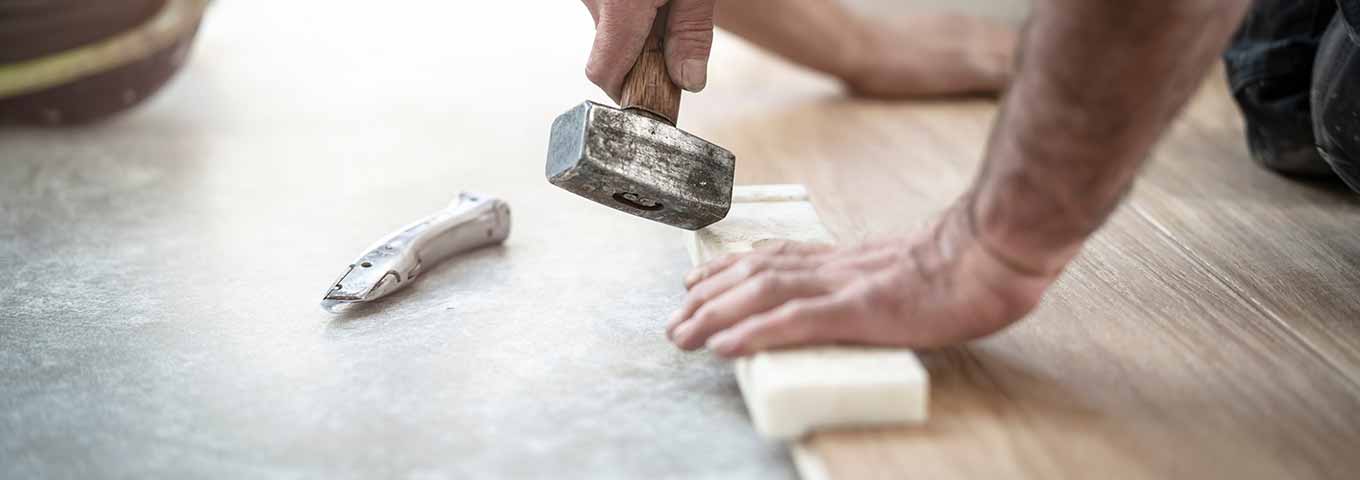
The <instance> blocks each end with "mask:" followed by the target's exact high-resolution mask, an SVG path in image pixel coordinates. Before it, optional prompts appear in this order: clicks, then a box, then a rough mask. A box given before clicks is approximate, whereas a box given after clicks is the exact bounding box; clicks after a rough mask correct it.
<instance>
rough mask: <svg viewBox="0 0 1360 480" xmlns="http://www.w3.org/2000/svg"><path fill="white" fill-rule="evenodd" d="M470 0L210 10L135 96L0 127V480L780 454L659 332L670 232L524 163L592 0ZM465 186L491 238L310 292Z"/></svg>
mask: <svg viewBox="0 0 1360 480" xmlns="http://www.w3.org/2000/svg"><path fill="white" fill-rule="evenodd" d="M479 8H481V10H478V11H469V9H468V7H466V6H465V5H464V3H463V2H452V3H447V4H445V3H438V2H436V3H421V4H420V7H419V9H418V10H417V9H415V7H414V6H413V5H405V6H396V5H393V6H384V7H382V8H376V7H375V6H374V4H371V3H358V2H350V3H343V4H334V3H332V2H264V1H233V2H216V4H215V5H214V7H213V9H212V10H211V11H210V12H209V17H208V18H207V21H206V23H205V26H204V30H203V32H202V36H201V39H200V43H199V44H198V45H197V46H196V47H195V50H194V53H193V58H192V60H191V63H190V64H189V65H188V66H187V67H186V70H185V71H184V72H183V73H182V74H181V76H180V77H179V78H177V79H175V80H174V81H173V82H172V84H171V85H170V86H169V87H168V89H167V90H166V91H164V92H162V94H161V95H159V96H157V97H156V98H154V99H153V100H152V101H151V102H150V103H149V104H148V105H146V106H145V107H144V108H141V109H139V110H137V111H135V112H134V113H132V114H130V115H126V116H123V117H119V118H117V119H115V120H114V121H111V122H108V123H104V124H100V125H96V126H92V127H88V128H81V129H75V130H61V131H39V130H7V131H0V172H3V173H0V265H3V266H4V269H5V273H4V277H3V278H4V279H3V280H0V412H3V414H0V458H2V459H4V460H3V461H0V477H3V478H39V477H45V478H96V477H111V478H147V477H160V478H176V477H221V478H240V477H318V476H325V477H368V478H392V477H417V478H426V477H430V478H439V477H447V478H476V477H491V478H498V477H508V476H533V477H568V478H582V477H589V478H649V477H650V478H662V477H695V476H698V477H730V478H758V477H770V478H785V477H788V476H791V475H792V470H791V466H790V464H789V460H788V458H787V454H786V453H785V452H784V450H783V448H782V447H781V446H779V445H778V444H775V443H770V442H767V441H764V440H761V439H759V438H757V436H756V435H755V433H754V432H753V431H752V429H751V427H750V424H749V422H748V420H747V419H746V416H745V412H744V410H743V407H742V404H741V401H740V399H739V396H738V393H737V391H736V385H735V381H734V380H733V378H732V376H731V373H730V370H729V367H728V366H727V365H726V364H725V363H722V362H719V361H716V360H713V359H712V358H710V357H709V356H708V355H707V354H703V353H700V354H684V353H681V352H679V351H677V350H676V349H674V348H673V347H671V346H670V345H669V344H668V343H667V342H666V341H665V339H664V338H663V334H662V322H663V321H664V317H665V314H666V313H668V311H669V310H670V309H672V308H674V307H675V306H676V304H677V302H678V301H679V299H680V296H681V293H682V287H681V283H680V275H681V274H682V273H683V271H684V269H685V268H686V267H687V264H688V260H687V256H686V254H685V252H684V248H683V244H682V242H681V236H680V233H679V232H678V231H676V230H672V229H668V228H665V227H662V226H659V225H654V224H649V223H647V222H643V221H639V220H636V219H633V218H631V217H628V216H626V215H623V214H620V213H617V212H613V211H610V210H607V209H603V208H600V207H598V206H596V205H593V204H590V203H589V202H586V201H585V200H580V199H577V198H576V197H574V196H572V195H570V194H568V193H565V192H562V191H560V190H557V189H555V188H553V187H551V186H550V185H548V184H547V182H546V181H545V180H544V179H543V176H542V175H543V173H542V172H543V158H544V152H545V148H546V141H547V134H548V126H549V123H550V122H551V120H552V118H553V117H554V116H555V115H557V114H558V113H560V112H561V111H563V110H565V109H567V108H568V107H570V106H572V105H575V104H577V103H579V102H580V101H581V100H582V99H585V98H593V99H596V100H600V101H603V100H606V99H604V98H602V96H601V95H600V94H598V93H596V92H595V90H594V89H593V88H592V87H591V86H590V85H589V84H588V83H587V82H586V80H585V78H584V76H583V75H582V74H581V68H582V67H581V66H582V64H583V61H584V59H585V55H586V52H587V50H588V47H589V44H590V38H591V25H590V23H589V17H588V15H586V14H585V11H584V9H582V8H581V7H580V5H579V4H578V3H577V2H542V4H539V3H535V6H534V10H535V13H534V15H532V16H527V17H526V16H525V15H522V13H523V12H522V11H521V10H523V7H521V6H518V4H517V3H515V2H482V6H481V7H479ZM500 24H512V25H514V27H513V28H509V29H508V30H507V29H505V28H503V27H501V26H499V25H500ZM525 32H531V33H532V35H524V34H523V33H525ZM507 98H513V99H515V101H514V102H502V101H501V99H507ZM462 189H469V190H474V191H479V192H484V193H487V194H492V195H496V196H500V197H502V198H504V199H506V200H508V201H509V202H510V204H511V205H512V208H513V209H514V214H515V226H514V230H513V232H512V234H511V237H510V240H509V242H508V243H507V244H506V246H505V247H504V248H501V249H492V250H485V251H481V252H479V253H477V254H475V255H471V256H468V257H466V258H463V259H461V260H460V261H455V262H454V263H451V264H446V265H444V266H442V267H439V268H436V269H434V270H432V271H429V272H428V273H427V274H426V277H425V278H423V279H421V280H420V281H419V282H418V283H416V284H415V285H414V286H413V287H411V288H409V289H407V290H405V291H402V292H399V293H398V294H396V295H395V296H393V297H391V298H390V299H389V301H384V302H383V303H382V304H380V305H375V306H374V307H373V308H369V309H363V310H360V311H358V312H356V314H353V315H349V316H343V317H336V316H332V315H329V314H326V313H324V312H322V311H321V310H320V309H319V308H318V306H317V302H318V301H319V300H320V297H321V295H322V293H324V290H325V288H326V287H327V285H328V284H329V282H331V281H332V280H333V279H334V278H335V277H336V276H338V275H339V274H340V273H341V272H342V271H343V269H344V268H345V266H346V265H347V264H348V262H349V261H350V260H351V259H352V257H353V256H354V255H357V254H358V253H360V251H361V250H362V249H364V248H365V247H367V246H368V243H369V242H371V241H373V240H375V239H377V238H378V237H379V236H381V235H384V234H386V233H388V232H389V231H391V230H393V229H395V228H396V227H399V226H401V225H403V224H404V223H406V222H409V221H412V220H414V219H416V218H419V217H420V216H423V215H425V214H427V213H430V212H432V211H434V210H436V209H439V208H442V207H443V206H444V205H445V204H446V203H447V202H448V201H449V200H450V199H452V198H453V196H454V195H455V194H457V192H458V191H459V190H462Z"/></svg>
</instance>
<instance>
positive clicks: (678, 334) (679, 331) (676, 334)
mask: <svg viewBox="0 0 1360 480" xmlns="http://www.w3.org/2000/svg"><path fill="white" fill-rule="evenodd" d="M690 330H694V323H693V322H690V323H685V324H681V325H680V326H678V327H675V330H672V331H671V332H672V333H671V342H673V343H675V344H676V345H679V344H682V343H685V339H687V338H689V333H690Z"/></svg>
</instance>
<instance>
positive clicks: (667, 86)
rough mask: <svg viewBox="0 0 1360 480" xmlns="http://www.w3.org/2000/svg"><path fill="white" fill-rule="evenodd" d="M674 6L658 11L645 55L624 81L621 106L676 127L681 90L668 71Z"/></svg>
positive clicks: (643, 50)
mask: <svg viewBox="0 0 1360 480" xmlns="http://www.w3.org/2000/svg"><path fill="white" fill-rule="evenodd" d="M670 9H671V3H670V2H667V3H666V4H665V5H662V6H661V8H658V9H657V10H656V20H654V21H653V22H652V31H651V33H649V34H648V35H647V40H646V42H644V43H643V45H642V54H640V55H638V58H637V63H634V64H633V69H632V70H629V71H628V75H627V76H625V77H623V96H622V97H620V98H621V99H620V100H619V106H620V107H623V108H625V109H629V110H641V111H643V112H646V113H650V114H651V115H652V116H654V117H659V118H660V119H661V120H664V121H666V122H669V123H670V124H671V125H675V119H676V118H679V116H680V87H678V86H676V85H675V82H672V81H671V76H670V73H669V72H667V71H666V52H665V48H664V45H665V37H666V17H668V16H669V12H670Z"/></svg>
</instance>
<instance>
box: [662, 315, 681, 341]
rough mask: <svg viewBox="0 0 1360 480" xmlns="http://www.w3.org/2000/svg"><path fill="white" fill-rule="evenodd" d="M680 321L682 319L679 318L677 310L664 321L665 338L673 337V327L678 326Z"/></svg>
mask: <svg viewBox="0 0 1360 480" xmlns="http://www.w3.org/2000/svg"><path fill="white" fill-rule="evenodd" d="M681 320H684V318H681V317H680V311H679V310H676V311H675V312H673V313H671V316H670V317H669V318H667V319H666V338H671V337H672V336H673V335H672V334H673V333H675V327H676V326H678V325H680V321H681Z"/></svg>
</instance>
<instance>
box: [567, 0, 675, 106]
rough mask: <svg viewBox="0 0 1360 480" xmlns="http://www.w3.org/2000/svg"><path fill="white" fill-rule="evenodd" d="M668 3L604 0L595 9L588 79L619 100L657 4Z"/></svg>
mask: <svg viewBox="0 0 1360 480" xmlns="http://www.w3.org/2000/svg"><path fill="white" fill-rule="evenodd" d="M664 3H666V0H650V1H628V0H612V1H611V0H600V1H598V2H595V4H594V6H595V8H592V9H591V16H592V17H594V18H595V44H594V45H593V46H592V47H591V49H590V59H589V60H586V78H589V79H590V81H591V82H592V83H594V84H595V85H597V86H599V87H600V89H602V90H604V92H605V93H607V94H609V97H610V98H613V99H614V101H618V100H619V95H620V93H621V92H622V90H623V78H624V76H626V75H628V71H629V70H630V69H632V68H633V62H634V61H636V60H637V57H638V54H639V53H641V52H642V44H643V42H644V41H645V40H646V39H647V33H648V32H650V31H651V29H652V20H654V19H655V18H656V9H657V7H659V6H660V5H662V4H664ZM586 5H587V7H590V6H591V5H592V4H591V3H587V4H586Z"/></svg>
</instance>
